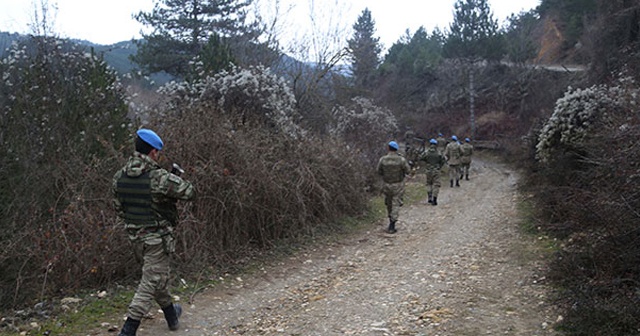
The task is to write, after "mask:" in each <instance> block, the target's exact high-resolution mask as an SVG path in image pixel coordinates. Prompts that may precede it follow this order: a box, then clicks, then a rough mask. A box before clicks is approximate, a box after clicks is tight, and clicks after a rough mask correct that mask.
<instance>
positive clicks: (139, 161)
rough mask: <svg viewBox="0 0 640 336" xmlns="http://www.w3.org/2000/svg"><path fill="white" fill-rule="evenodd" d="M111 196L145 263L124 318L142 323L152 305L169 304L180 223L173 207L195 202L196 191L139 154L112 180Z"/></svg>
mask: <svg viewBox="0 0 640 336" xmlns="http://www.w3.org/2000/svg"><path fill="white" fill-rule="evenodd" d="M112 190H113V196H114V206H115V208H116V210H117V211H118V216H119V217H120V219H121V220H122V221H123V222H124V227H125V230H126V231H127V233H128V235H129V240H130V241H131V243H132V245H133V250H134V252H135V253H136V256H139V257H141V259H142V262H143V265H142V279H141V280H140V284H139V286H138V288H137V290H136V293H135V295H134V297H133V300H131V303H130V305H129V311H128V314H127V315H128V317H129V318H131V319H134V320H137V321H140V320H141V319H142V317H143V316H144V315H145V314H146V313H148V312H149V310H150V309H151V304H152V303H153V301H155V302H157V303H158V304H159V305H160V307H163V308H164V307H167V306H170V305H171V304H172V303H171V296H170V295H169V290H168V286H169V273H170V262H171V255H172V253H173V252H174V250H175V242H174V236H173V230H174V228H175V226H176V224H177V219H178V218H177V215H178V213H177V209H176V201H177V200H191V199H193V198H194V196H195V190H194V188H193V185H192V184H191V183H190V182H188V181H186V180H183V179H182V178H180V177H179V176H177V175H174V174H171V173H169V172H168V171H166V170H165V169H162V168H161V167H160V166H159V165H158V164H157V163H156V162H155V161H154V160H153V159H151V158H150V157H149V156H147V155H145V154H141V153H139V152H134V153H133V155H132V156H131V157H130V158H129V161H128V162H127V164H126V165H125V166H124V167H123V168H122V169H121V170H119V171H118V172H117V173H116V174H115V175H114V177H113V185H112Z"/></svg>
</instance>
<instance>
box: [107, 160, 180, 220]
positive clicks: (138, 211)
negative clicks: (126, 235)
mask: <svg viewBox="0 0 640 336" xmlns="http://www.w3.org/2000/svg"><path fill="white" fill-rule="evenodd" d="M117 194H118V199H119V200H120V203H121V204H122V209H123V212H124V221H125V225H126V228H127V229H142V228H146V229H151V228H158V227H160V226H163V224H162V223H163V221H162V219H165V220H167V221H169V223H170V224H171V225H175V223H176V218H177V209H176V206H175V203H173V202H165V203H162V204H158V203H155V202H153V199H152V198H151V179H150V178H149V172H145V173H144V174H142V175H140V176H137V177H130V176H127V174H126V173H124V172H123V174H122V176H120V179H118V182H117Z"/></svg>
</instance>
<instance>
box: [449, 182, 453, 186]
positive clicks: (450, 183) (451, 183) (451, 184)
mask: <svg viewBox="0 0 640 336" xmlns="http://www.w3.org/2000/svg"><path fill="white" fill-rule="evenodd" d="M449 185H450V186H451V188H453V180H449Z"/></svg>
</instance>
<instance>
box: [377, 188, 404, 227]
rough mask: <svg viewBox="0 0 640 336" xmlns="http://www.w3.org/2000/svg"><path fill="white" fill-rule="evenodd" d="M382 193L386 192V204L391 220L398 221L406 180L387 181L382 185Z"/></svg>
mask: <svg viewBox="0 0 640 336" xmlns="http://www.w3.org/2000/svg"><path fill="white" fill-rule="evenodd" d="M382 193H383V194H384V205H386V206H387V214H388V215H389V220H391V221H397V220H398V215H399V214H400V207H401V206H402V203H403V200H402V198H403V197H404V182H399V183H385V184H384V186H383V187H382Z"/></svg>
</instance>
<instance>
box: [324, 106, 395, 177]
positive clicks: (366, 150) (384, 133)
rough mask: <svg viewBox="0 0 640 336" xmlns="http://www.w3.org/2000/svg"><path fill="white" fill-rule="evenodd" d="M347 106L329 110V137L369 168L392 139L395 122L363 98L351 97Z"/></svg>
mask: <svg viewBox="0 0 640 336" xmlns="http://www.w3.org/2000/svg"><path fill="white" fill-rule="evenodd" d="M351 102H352V104H351V105H349V106H336V107H335V108H334V109H333V111H332V113H333V118H334V120H335V122H334V124H333V125H332V126H331V127H330V129H329V133H330V134H331V135H333V136H335V137H337V138H341V139H343V140H344V141H345V142H346V143H347V144H349V146H353V148H354V149H357V151H358V152H360V154H361V155H362V156H363V157H364V159H365V160H366V162H368V164H369V165H373V164H374V163H375V162H377V159H378V157H379V156H380V155H381V154H382V153H383V152H384V150H385V148H386V146H385V145H384V144H385V143H386V142H387V141H389V140H391V139H393V134H394V133H395V132H396V131H397V129H398V122H397V121H396V118H395V116H394V115H393V114H392V113H391V111H389V110H388V109H386V108H383V107H380V106H376V105H375V104H374V103H373V102H372V101H371V100H369V99H367V98H363V97H355V98H353V99H352V100H351Z"/></svg>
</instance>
